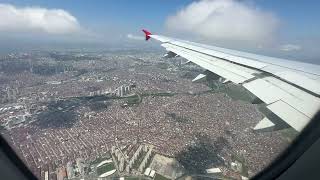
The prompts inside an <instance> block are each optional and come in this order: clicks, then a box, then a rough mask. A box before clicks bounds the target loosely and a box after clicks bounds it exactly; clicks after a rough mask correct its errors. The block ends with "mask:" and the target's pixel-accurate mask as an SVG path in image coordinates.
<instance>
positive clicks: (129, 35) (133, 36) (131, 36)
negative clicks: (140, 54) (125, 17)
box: [127, 34, 144, 40]
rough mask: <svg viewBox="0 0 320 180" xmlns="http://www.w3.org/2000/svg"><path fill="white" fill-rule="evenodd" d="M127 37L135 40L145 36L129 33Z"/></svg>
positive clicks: (142, 38)
mask: <svg viewBox="0 0 320 180" xmlns="http://www.w3.org/2000/svg"><path fill="white" fill-rule="evenodd" d="M127 38H129V39H133V40H144V37H143V36H136V35H132V34H127Z"/></svg>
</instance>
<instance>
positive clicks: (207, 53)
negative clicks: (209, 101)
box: [143, 30, 320, 131]
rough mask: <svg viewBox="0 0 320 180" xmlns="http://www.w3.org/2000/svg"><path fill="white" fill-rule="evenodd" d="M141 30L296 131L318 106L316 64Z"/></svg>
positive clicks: (319, 85) (319, 75)
mask: <svg viewBox="0 0 320 180" xmlns="http://www.w3.org/2000/svg"><path fill="white" fill-rule="evenodd" d="M143 32H144V33H145V35H146V40H149V39H150V38H153V39H156V40H158V41H160V42H162V44H161V46H163V47H164V48H165V49H166V50H167V51H169V52H171V53H174V54H176V55H179V56H181V57H183V58H185V59H187V60H188V61H191V62H193V63H195V64H197V65H199V66H201V67H202V68H204V69H206V70H208V71H211V72H213V73H215V74H217V75H219V76H221V77H223V78H224V79H226V80H228V81H232V82H233V83H236V84H241V85H242V86H243V87H245V88H246V89H247V90H248V91H250V92H251V93H252V94H254V95H255V96H257V97H258V98H259V99H261V100H262V101H263V102H264V103H266V107H267V108H268V109H269V110H270V111H272V112H273V113H274V114H275V115H277V116H278V117H279V118H281V119H282V120H283V121H285V122H286V123H287V124H288V125H290V126H291V127H293V128H294V129H295V130H297V131H301V130H302V129H303V128H304V127H305V125H306V124H307V123H308V122H309V121H310V119H311V118H312V117H313V116H314V115H315V114H316V112H317V111H318V110H319V107H320V98H319V97H320V66H319V65H314V64H308V63H302V62H297V61H290V60H286V59H279V58H272V57H267V56H261V55H256V54H251V53H246V52H241V51H235V50H230V49H225V48H220V47H215V46H208V45H204V44H199V43H194V42H189V41H184V40H179V39H175V38H169V37H166V36H160V35H154V34H151V33H150V32H149V31H147V30H143ZM264 124H267V125H264ZM269 125H274V124H273V123H270V122H268V120H267V119H266V118H264V119H263V120H262V121H261V122H260V123H259V124H258V125H257V126H256V127H255V129H259V128H260V127H261V128H267V127H269Z"/></svg>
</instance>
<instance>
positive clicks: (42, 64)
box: [0, 50, 292, 179]
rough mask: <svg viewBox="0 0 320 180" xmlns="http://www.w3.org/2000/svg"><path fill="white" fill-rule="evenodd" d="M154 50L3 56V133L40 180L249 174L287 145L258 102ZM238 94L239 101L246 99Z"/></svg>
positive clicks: (0, 77) (0, 68) (0, 76)
mask: <svg viewBox="0 0 320 180" xmlns="http://www.w3.org/2000/svg"><path fill="white" fill-rule="evenodd" d="M162 56H163V54H161V53H160V52H154V51H139V50H119V51H118V50H115V51H101V52H90V51H88V52H87V51H85V50H74V51H66V52H60V51H59V52H56V51H30V52H25V53H10V54H7V55H4V56H2V57H1V59H0V97H1V99H0V101H1V104H0V125H1V135H2V136H4V137H5V138H6V139H7V141H9V143H10V144H11V145H12V148H14V149H15V151H16V152H17V154H19V156H20V157H21V159H22V160H23V161H24V162H25V163H26V165H27V166H28V167H29V168H30V169H31V171H32V172H33V173H34V174H35V175H36V176H37V177H38V178H39V179H96V178H98V177H99V178H101V179H103V178H120V179H125V178H127V179H130V178H131V179H134V178H137V179H139V178H140V179H179V178H180V179H188V178H189V179H190V178H192V177H193V178H195V179H197V175H199V174H201V175H205V177H215V178H233V179H247V178H249V177H252V176H254V175H255V174H256V173H258V172H259V171H261V170H262V169H263V168H264V167H266V166H267V165H268V164H269V163H270V162H271V161H272V160H273V159H274V158H276V157H277V155H279V154H280V153H281V151H282V150H284V149H285V148H286V147H287V146H288V144H289V143H290V139H291V137H290V136H289V135H288V134H292V132H291V130H290V129H289V130H285V131H269V132H257V131H254V130H253V127H254V126H255V125H256V124H257V123H258V122H259V121H260V120H261V119H263V117H264V115H263V113H261V112H260V110H259V109H260V106H263V105H261V104H253V103H251V102H248V101H243V100H239V99H236V98H233V97H232V95H230V94H228V92H231V91H232V92H237V91H239V94H241V93H242V92H241V88H240V87H238V86H237V85H235V84H232V83H227V84H224V83H222V82H220V81H218V80H207V81H202V82H192V79H193V78H194V77H196V76H197V74H199V72H201V71H202V69H200V68H199V67H197V66H196V65H193V64H186V61H185V60H184V59H182V58H179V57H176V58H172V59H166V58H163V57H162ZM240 99H241V98H240Z"/></svg>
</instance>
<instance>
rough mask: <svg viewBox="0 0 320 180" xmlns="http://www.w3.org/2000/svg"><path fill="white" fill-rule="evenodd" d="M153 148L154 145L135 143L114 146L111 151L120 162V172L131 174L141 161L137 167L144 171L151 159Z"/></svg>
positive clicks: (118, 162)
mask: <svg viewBox="0 0 320 180" xmlns="http://www.w3.org/2000/svg"><path fill="white" fill-rule="evenodd" d="M152 149H153V146H152V145H147V144H139V143H134V144H129V145H127V146H123V147H119V148H118V147H117V146H112V148H111V153H112V154H113V155H114V157H115V160H116V162H117V164H118V170H119V172H123V171H125V173H127V174H129V173H130V172H131V171H132V169H133V168H134V165H136V164H137V161H139V162H138V164H137V165H136V167H135V169H136V170H138V171H139V172H141V173H142V172H143V171H144V169H145V168H146V165H147V163H148V162H149V160H150V157H151V153H152ZM141 159H142V161H141Z"/></svg>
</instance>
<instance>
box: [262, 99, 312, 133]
mask: <svg viewBox="0 0 320 180" xmlns="http://www.w3.org/2000/svg"><path fill="white" fill-rule="evenodd" d="M267 107H268V109H270V110H271V111H272V112H273V113H275V114H276V115H277V116H279V117H280V118H281V119H283V120H284V121H285V122H286V123H288V124H289V125H290V126H291V127H293V128H294V129H296V130H297V131H301V130H302V129H303V128H304V127H305V126H306V125H307V124H308V122H309V120H310V118H309V117H307V116H305V115H304V114H302V113H300V112H299V111H297V110H296V109H295V108H293V107H291V106H290V105H288V104H287V103H285V102H283V101H277V102H275V103H273V104H270V105H268V106H267Z"/></svg>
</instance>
